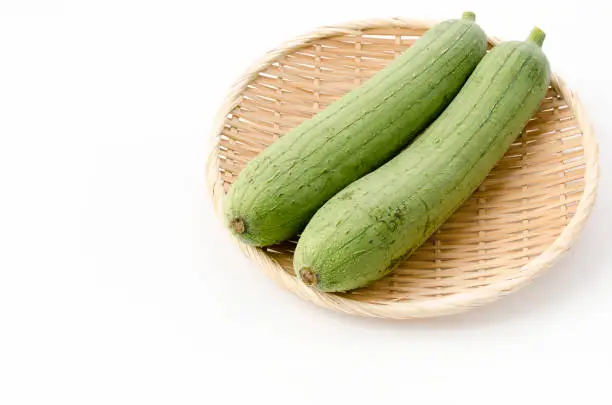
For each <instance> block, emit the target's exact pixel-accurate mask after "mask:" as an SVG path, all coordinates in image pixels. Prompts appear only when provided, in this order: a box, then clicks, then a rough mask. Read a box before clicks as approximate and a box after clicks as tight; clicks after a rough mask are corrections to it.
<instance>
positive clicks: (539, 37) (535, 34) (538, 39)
mask: <svg viewBox="0 0 612 405" xmlns="http://www.w3.org/2000/svg"><path fill="white" fill-rule="evenodd" d="M544 38H546V34H545V33H544V31H542V30H541V29H539V28H538V27H534V28H533V29H532V30H531V34H529V38H527V40H528V41H531V42H533V43H535V44H536V45H537V46H539V47H540V48H541V47H542V44H543V43H544Z"/></svg>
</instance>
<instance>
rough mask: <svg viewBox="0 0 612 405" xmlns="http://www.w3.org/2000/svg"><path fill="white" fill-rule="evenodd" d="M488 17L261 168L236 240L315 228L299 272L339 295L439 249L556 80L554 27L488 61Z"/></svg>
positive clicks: (229, 203) (304, 245)
mask: <svg viewBox="0 0 612 405" xmlns="http://www.w3.org/2000/svg"><path fill="white" fill-rule="evenodd" d="M474 20H475V18H474V14H473V13H464V15H463V18H462V19H460V20H449V21H444V22H442V23H440V24H438V25H436V26H434V27H433V28H431V29H430V30H429V31H427V32H426V33H425V34H424V35H423V37H422V38H420V39H419V40H418V41H416V42H415V44H414V45H413V46H412V47H410V48H409V49H408V50H406V51H405V52H404V53H403V54H402V55H400V56H399V57H398V58H397V59H396V60H395V61H394V62H392V63H391V64H390V65H389V66H387V67H386V68H385V69H383V70H381V71H380V72H379V73H377V74H376V75H375V76H373V77H372V78H371V79H370V80H368V81H367V82H366V83H365V84H363V85H362V86H361V87H359V88H357V89H355V90H354V91H352V92H350V93H348V94H347V95H345V96H344V97H342V98H341V99H339V100H338V101H336V102H334V103H332V104H331V105H330V106H329V107H327V108H326V109H325V110H323V111H321V112H320V113H319V114H317V115H316V116H314V117H313V118H312V119H310V120H307V121H304V122H303V123H302V124H300V125H299V126H297V127H296V128H294V129H293V130H291V131H290V132H289V133H287V134H286V135H284V136H283V137H281V138H280V139H279V140H278V141H277V142H275V143H274V144H272V145H271V146H270V147H269V148H267V149H266V150H264V151H263V152H262V153H261V154H260V155H259V156H257V157H256V158H255V159H253V160H252V161H251V162H250V163H249V164H248V165H247V166H246V167H245V168H244V170H243V171H242V172H241V173H240V175H239V176H238V178H237V179H236V181H235V182H234V184H233V185H232V187H231V188H230V191H229V193H228V195H227V199H226V205H225V217H226V222H227V224H228V226H229V228H230V229H231V230H232V232H233V233H234V234H235V235H237V236H238V237H240V238H241V239H242V240H243V241H245V242H247V243H249V244H252V245H256V246H266V245H271V244H274V243H278V242H280V241H283V240H286V239H288V238H290V237H292V236H295V235H296V234H298V233H299V232H300V231H302V230H303V232H302V235H301V237H300V239H299V242H298V245H297V248H296V250H295V255H294V267H295V271H296V273H297V274H298V275H299V277H300V278H301V279H302V281H303V282H304V283H306V284H308V285H310V286H313V287H315V288H317V289H319V290H321V291H327V292H334V291H346V290H350V289H354V288H358V287H362V286H365V285H367V284H368V283H370V282H372V281H374V280H377V279H379V278H381V277H383V276H384V275H386V274H387V273H389V272H390V271H391V269H392V268H393V266H394V264H395V263H397V262H398V261H400V260H401V259H402V258H404V257H406V256H407V255H409V254H410V253H412V252H413V251H414V250H415V249H416V248H418V247H419V246H420V245H421V244H422V243H423V242H425V240H427V238H429V237H430V236H431V235H432V234H433V233H434V232H435V231H436V229H437V228H438V227H439V226H441V225H442V224H443V223H444V221H446V219H447V218H448V217H449V216H450V215H451V214H452V213H453V212H454V211H455V210H456V209H457V208H458V207H459V206H460V205H461V204H462V203H463V202H464V201H465V200H466V199H467V198H468V197H469V196H470V195H471V193H472V192H473V191H474V190H475V189H476V188H477V187H478V185H479V184H480V183H481V182H482V181H483V180H484V179H485V177H486V176H487V174H488V173H489V171H490V170H491V169H492V168H493V167H494V165H495V164H496V163H497V162H498V161H499V159H501V157H502V156H503V155H504V153H505V152H506V150H507V149H508V148H509V146H510V145H511V144H512V142H513V141H514V140H515V138H516V137H517V136H518V135H519V134H520V132H521V131H522V129H523V128H524V126H525V124H526V123H527V121H528V120H529V118H531V117H532V116H533V114H534V113H535V112H536V110H537V108H538V106H539V105H540V103H541V101H542V99H543V98H544V96H545V93H546V90H547V87H548V83H549V66H548V61H547V59H546V56H545V55H544V54H543V53H542V51H541V46H542V42H543V41H544V33H543V32H542V31H541V30H539V29H538V28H535V29H534V30H533V31H532V32H531V35H530V36H529V38H528V39H527V41H525V42H505V43H502V44H499V45H497V46H495V47H494V48H493V49H492V50H491V51H490V52H489V53H488V54H486V49H487V37H486V35H485V33H484V32H483V31H482V29H481V28H480V27H479V26H478V25H477V24H476V23H475V22H474ZM485 54H486V56H485ZM421 132H422V133H421ZM419 133H421V134H420V136H418V137H417V138H416V140H415V141H414V142H412V144H410V145H409V146H408V144H409V143H410V141H412V140H413V138H414V137H415V136H416V135H418V134H419ZM406 146H408V147H406ZM402 149H403V150H402ZM400 151H401V152H400ZM398 152H399V154H398Z"/></svg>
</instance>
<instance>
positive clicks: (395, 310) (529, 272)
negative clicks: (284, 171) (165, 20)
mask: <svg viewBox="0 0 612 405" xmlns="http://www.w3.org/2000/svg"><path fill="white" fill-rule="evenodd" d="M435 23H436V22H435V21H423V20H411V19H403V18H392V19H371V20H359V21H353V22H349V23H345V24H341V25H337V26H327V27H321V28H319V29H315V30H314V31H312V32H311V33H309V34H306V35H302V36H299V37H296V38H294V39H292V40H289V41H287V42H284V43H283V44H281V45H280V46H279V47H277V48H275V49H273V50H272V51H270V52H268V53H266V54H265V55H264V56H263V57H262V58H261V59H260V60H258V61H257V62H255V63H254V64H253V65H252V66H251V67H250V68H248V69H247V70H246V71H245V73H244V74H243V75H241V76H240V78H239V79H238V80H237V81H236V82H235V83H234V84H233V85H232V86H231V87H230V89H229V92H228V94H227V96H226V98H225V101H224V103H223V105H222V106H221V107H220V109H219V112H218V114H217V116H216V119H215V121H214V124H213V132H212V136H211V139H210V145H209V155H208V159H207V162H206V182H207V188H208V191H209V193H210V196H211V199H212V204H213V208H214V210H215V212H216V213H217V215H222V212H223V200H224V195H225V193H224V191H223V186H222V180H221V176H220V174H219V164H218V156H217V151H216V146H217V144H218V139H219V134H220V133H221V130H222V129H223V126H224V125H225V119H226V117H227V115H228V114H229V113H231V111H232V110H233V109H234V108H236V107H237V106H238V104H239V103H240V101H241V93H242V91H243V90H244V88H245V87H246V86H247V84H248V83H249V82H251V81H252V80H253V79H254V78H255V77H257V75H258V74H259V73H260V72H262V71H264V70H265V69H266V68H267V67H268V66H269V65H270V64H271V63H273V62H274V61H275V60H277V59H278V58H279V57H282V56H284V55H286V54H288V53H291V52H293V51H294V50H296V49H298V48H301V47H304V46H307V45H308V43H309V42H311V41H314V40H318V39H322V38H326V37H330V36H335V35H342V34H359V33H361V30H364V29H371V28H381V27H390V26H391V27H393V26H395V27H401V28H417V29H427V28H430V27H431V26H433V25H434V24H435ZM498 42H500V40H499V39H497V38H495V37H490V36H489V43H490V44H497V43H498ZM551 85H552V86H553V87H555V89H556V90H557V91H559V92H560V93H561V94H562V95H563V97H564V99H565V100H566V101H567V103H568V104H569V105H570V107H571V108H572V109H573V110H574V112H575V115H576V119H577V121H578V123H579V125H580V128H581V130H582V134H583V147H584V155H585V176H584V178H585V189H584V191H583V194H582V197H581V199H580V202H579V204H578V208H577V210H576V213H575V215H574V216H573V217H572V219H571V220H570V222H569V223H568V224H567V225H566V226H565V228H564V229H563V231H562V232H561V234H560V235H559V236H558V237H557V239H555V241H554V242H553V243H552V244H551V245H550V246H549V247H548V248H547V249H546V250H545V251H544V252H542V253H541V254H540V255H538V256H537V257H535V258H534V259H532V260H531V261H530V262H529V263H528V264H526V265H525V266H523V267H522V268H521V270H520V273H519V274H520V275H519V276H517V277H515V278H512V279H507V280H505V281H502V282H497V283H495V284H491V285H489V286H486V287H481V288H479V289H477V290H473V291H470V292H466V293H459V294H454V295H451V296H446V297H440V298H435V299H431V300H427V301H398V302H394V303H389V302H381V303H375V302H365V301H355V300H351V299H348V298H344V297H340V296H338V295H335V294H328V293H321V292H318V291H316V290H314V289H312V288H310V287H308V286H305V285H304V284H302V283H301V282H299V280H298V279H297V278H296V277H294V276H292V275H290V274H288V273H287V272H286V271H285V270H284V269H283V268H282V267H281V266H280V265H279V264H278V263H277V262H275V261H274V260H273V259H271V258H270V257H269V256H268V255H266V254H265V253H264V252H263V251H262V250H261V249H259V248H256V247H253V246H250V245H247V244H245V243H244V242H242V241H240V240H239V239H238V238H236V237H235V236H233V235H231V232H229V231H228V234H230V235H231V237H232V238H233V239H234V241H235V242H236V244H237V245H238V246H239V247H240V249H241V251H242V252H243V253H244V254H245V255H246V256H247V257H249V258H250V259H253V260H254V261H255V262H257V263H258V264H259V265H260V266H261V267H262V268H263V269H264V271H265V273H266V274H267V275H268V276H269V277H270V278H272V279H273V280H275V281H276V282H277V283H278V284H279V285H280V286H282V287H283V288H286V289H287V290H290V291H292V292H293V293H295V294H296V295H298V296H299V297H301V298H303V299H306V300H308V301H311V302H313V303H314V304H316V305H318V306H321V307H325V308H330V309H333V310H336V311H340V312H344V313H348V314H353V315H360V316H367V317H378V318H388V319H413V318H429V317H436V316H443V315H451V314H456V313H460V312H464V311H466V310H469V309H471V308H474V307H478V306H482V305H485V304H488V303H490V302H493V301H496V300H498V299H499V298H501V297H502V296H504V295H506V294H509V293H511V292H513V291H516V290H518V289H519V288H521V287H522V286H524V285H526V284H528V283H529V282H531V281H532V280H534V279H535V278H536V277H537V276H538V275H540V274H541V273H542V272H544V271H545V270H547V269H548V268H550V267H551V266H552V265H553V264H554V263H555V262H556V261H557V260H558V259H559V258H560V256H561V255H562V254H563V253H565V252H566V251H567V250H568V249H569V248H570V247H571V245H572V243H573V241H574V240H575V239H576V238H577V237H578V235H579V234H580V231H581V230H582V228H583V226H584V223H585V222H586V220H587V219H588V216H589V214H590V213H591V210H592V208H593V204H594V202H595V199H596V194H597V185H598V179H599V158H598V145H597V140H596V138H595V135H594V132H593V128H592V125H591V123H590V121H589V120H588V117H587V114H586V112H585V111H584V107H583V105H582V103H581V102H580V99H579V97H578V96H577V95H576V93H575V92H573V91H572V90H570V89H569V88H568V87H567V86H566V84H565V82H564V81H563V80H562V79H561V78H559V77H558V76H557V75H555V74H552V75H551Z"/></svg>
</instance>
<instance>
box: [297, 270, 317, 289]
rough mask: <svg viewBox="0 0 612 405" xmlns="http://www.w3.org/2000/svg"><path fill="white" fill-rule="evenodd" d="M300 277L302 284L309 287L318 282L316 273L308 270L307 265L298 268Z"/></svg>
mask: <svg viewBox="0 0 612 405" xmlns="http://www.w3.org/2000/svg"><path fill="white" fill-rule="evenodd" d="M300 278H301V279H302V281H303V282H304V284H306V285H308V286H311V287H312V286H314V285H316V284H317V283H318V282H319V277H318V276H317V273H315V272H314V271H312V270H310V269H309V268H308V267H304V268H303V269H301V270H300Z"/></svg>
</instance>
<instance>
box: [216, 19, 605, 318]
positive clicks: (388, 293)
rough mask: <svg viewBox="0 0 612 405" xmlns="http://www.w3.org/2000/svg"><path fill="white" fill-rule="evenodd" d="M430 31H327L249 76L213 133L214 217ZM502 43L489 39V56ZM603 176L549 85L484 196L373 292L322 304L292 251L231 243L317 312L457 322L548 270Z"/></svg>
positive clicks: (397, 22)
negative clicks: (242, 182)
mask: <svg viewBox="0 0 612 405" xmlns="http://www.w3.org/2000/svg"><path fill="white" fill-rule="evenodd" d="M432 25H433V22H426V21H415V20H405V19H389V20H367V21H358V22H353V23H349V24H344V25H340V26H334V27H324V28H321V29H319V30H316V31H314V32H312V33H310V34H308V35H304V36H301V37H298V38H295V39H293V40H291V41H289V42H286V43H285V44H283V45H282V46H281V47H280V48H278V49H275V50H273V51H271V52H269V53H268V54H266V55H265V56H264V57H263V59H262V60H260V61H259V62H258V63H256V64H255V65H254V66H253V67H251V68H250V69H249V70H248V71H247V72H246V73H245V74H244V75H243V76H242V77H241V78H240V79H239V80H238V82H237V83H236V84H235V85H234V86H233V88H232V89H231V91H230V93H229V95H228V96H227V99H226V102H225V104H224V106H223V107H222V108H221V111H220V114H219V119H218V122H217V124H216V126H215V128H214V133H213V142H214V145H213V147H212V152H211V155H210V158H209V161H208V166H207V176H208V186H209V190H210V192H211V196H212V199H213V202H214V206H215V209H216V210H217V212H218V213H219V214H221V213H222V205H223V199H224V197H225V192H226V191H227V189H228V188H229V186H230V185H231V183H232V182H233V180H234V179H235V178H236V176H238V174H239V173H240V170H241V169H242V168H243V167H244V166H245V164H246V163H247V162H248V161H249V160H251V159H252V158H253V157H255V156H256V155H257V154H258V153H260V152H261V151H262V150H263V149H265V148H266V147H267V146H268V145H270V144H271V143H272V142H274V141H275V140H277V139H278V138H279V137H280V136H282V135H283V134H284V133H286V132H287V131H289V130H290V129H291V128H293V127H294V126H296V125H297V124H299V123H300V122H301V121H303V120H305V119H307V118H309V117H311V116H313V115H314V114H315V113H317V112H318V111H320V110H321V109H323V108H325V107H326V106H327V105H328V104H330V103H331V102H332V101H333V100H336V99H337V98H339V97H340V96H342V95H343V94H344V93H346V92H348V91H350V90H351V89H353V88H355V87H356V86H359V85H360V84H361V83H363V81H364V80H367V79H368V78H369V77H370V76H372V75H373V74H374V73H375V72H377V71H378V70H380V69H381V68H383V67H384V66H385V65H386V64H387V63H389V61H391V60H392V59H393V58H395V57H396V56H397V55H398V54H400V53H401V52H402V51H404V50H405V49H406V48H408V47H409V46H410V45H411V44H412V43H413V42H414V41H415V40H416V39H417V38H418V37H419V36H421V35H422V34H423V33H424V32H425V31H426V30H427V29H428V28H430V27H431V26H432ZM497 42H498V40H496V39H495V38H490V44H491V46H493V45H494V44H495V43H497ZM598 174H599V170H598V155H597V142H596V140H595V137H594V135H593V131H592V128H591V125H590V123H589V121H588V120H587V118H586V115H585V112H584V110H583V107H582V105H581V103H580V101H579V100H578V98H577V96H576V95H575V94H574V93H573V92H572V91H570V90H569V89H568V88H567V87H566V85H565V84H564V83H563V81H562V80H561V79H560V78H559V77H558V76H555V75H553V76H552V80H551V87H550V89H549V91H548V94H547V96H546V99H545V100H544V102H543V103H542V106H541V108H540V110H539V112H538V113H536V115H535V117H534V118H533V119H532V120H531V121H530V122H529V124H528V125H527V127H526V129H525V131H524V132H523V134H522V135H521V136H520V137H519V138H518V139H517V140H516V142H515V143H514V144H513V145H512V147H511V148H510V150H509V151H508V153H506V155H505V156H504V158H503V159H502V160H501V161H500V162H499V163H498V165H497V166H496V167H495V169H494V170H493V171H492V172H491V173H490V175H489V176H488V177H487V179H486V180H485V181H484V183H483V184H482V186H481V187H480V188H479V190H477V191H476V192H475V193H474V195H473V196H472V197H471V198H470V199H469V200H468V201H467V202H466V203H465V204H464V205H463V206H462V207H461V208H460V209H459V210H458V211H457V212H456V213H455V214H454V215H453V216H452V217H451V218H450V219H449V220H448V221H447V222H446V224H445V225H444V226H442V228H441V229H440V230H439V231H438V232H437V233H436V234H435V235H434V236H433V237H432V238H431V239H430V240H429V241H427V242H426V243H425V244H424V245H423V246H422V247H421V248H420V249H418V250H417V251H416V252H415V253H414V254H412V255H411V256H410V257H409V258H408V259H407V260H405V261H404V262H403V263H401V264H400V265H399V266H398V267H397V269H396V270H395V271H394V272H393V273H392V274H390V275H389V276H387V277H385V278H384V279H382V280H380V281H378V282H376V283H374V284H372V285H371V286H369V287H367V288H362V289H359V290H355V291H352V292H348V293H342V294H327V293H320V292H317V291H315V290H313V289H311V288H309V287H307V286H305V285H303V284H302V283H301V282H300V281H299V280H298V279H297V278H296V277H295V275H294V273H293V269H292V258H293V248H294V246H295V243H296V241H295V240H294V241H290V242H286V243H283V244H280V245H277V246H272V247H269V248H264V249H261V248H254V247H251V246H248V245H246V244H244V243H242V242H240V241H239V240H238V239H235V240H236V243H237V244H238V246H240V248H241V249H242V250H243V251H244V252H245V253H246V254H247V256H249V257H250V258H252V259H254V260H255V261H256V262H257V263H258V264H259V265H260V266H261V267H262V268H263V270H264V271H265V272H266V274H268V275H269V276H270V277H271V278H273V279H274V280H275V281H276V282H277V283H279V284H280V285H281V286H283V287H284V288H287V289H288V290H290V291H292V292H294V293H295V294H297V295H298V296H300V297H302V298H305V299H307V300H309V301H312V302H313V303H315V304H317V305H320V306H323V307H327V308H331V309H334V310H337V311H343V312H346V313H349V314H357V315H363V316H374V317H383V318H395V319H406V318H425V317H433V316H439V315H447V314H453V313H457V312H461V311H464V310H467V309H469V308H472V307H476V306H479V305H483V304H486V303H489V302H492V301H494V300H496V299H498V298H499V297H501V296H503V295H505V294H508V293H510V292H512V291H515V290H517V289H518V288H520V287H521V286H523V285H525V284H527V283H528V282H530V281H531V280H533V279H534V278H535V277H536V276H537V275H538V274H540V273H542V272H543V271H544V270H545V269H547V268H548V267H549V266H550V265H552V264H553V263H554V262H555V260H556V259H557V258H558V257H559V256H560V255H561V254H562V253H563V252H564V251H566V250H567V249H568V248H569V247H570V245H571V243H572V242H573V241H574V239H575V238H576V237H577V235H578V233H579V231H580V229H581V228H582V226H583V224H584V222H585V220H586V219H587V217H588V214H589V212H590V211H591V208H592V205H593V202H594V199H595V194H596V189H597V181H598Z"/></svg>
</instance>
